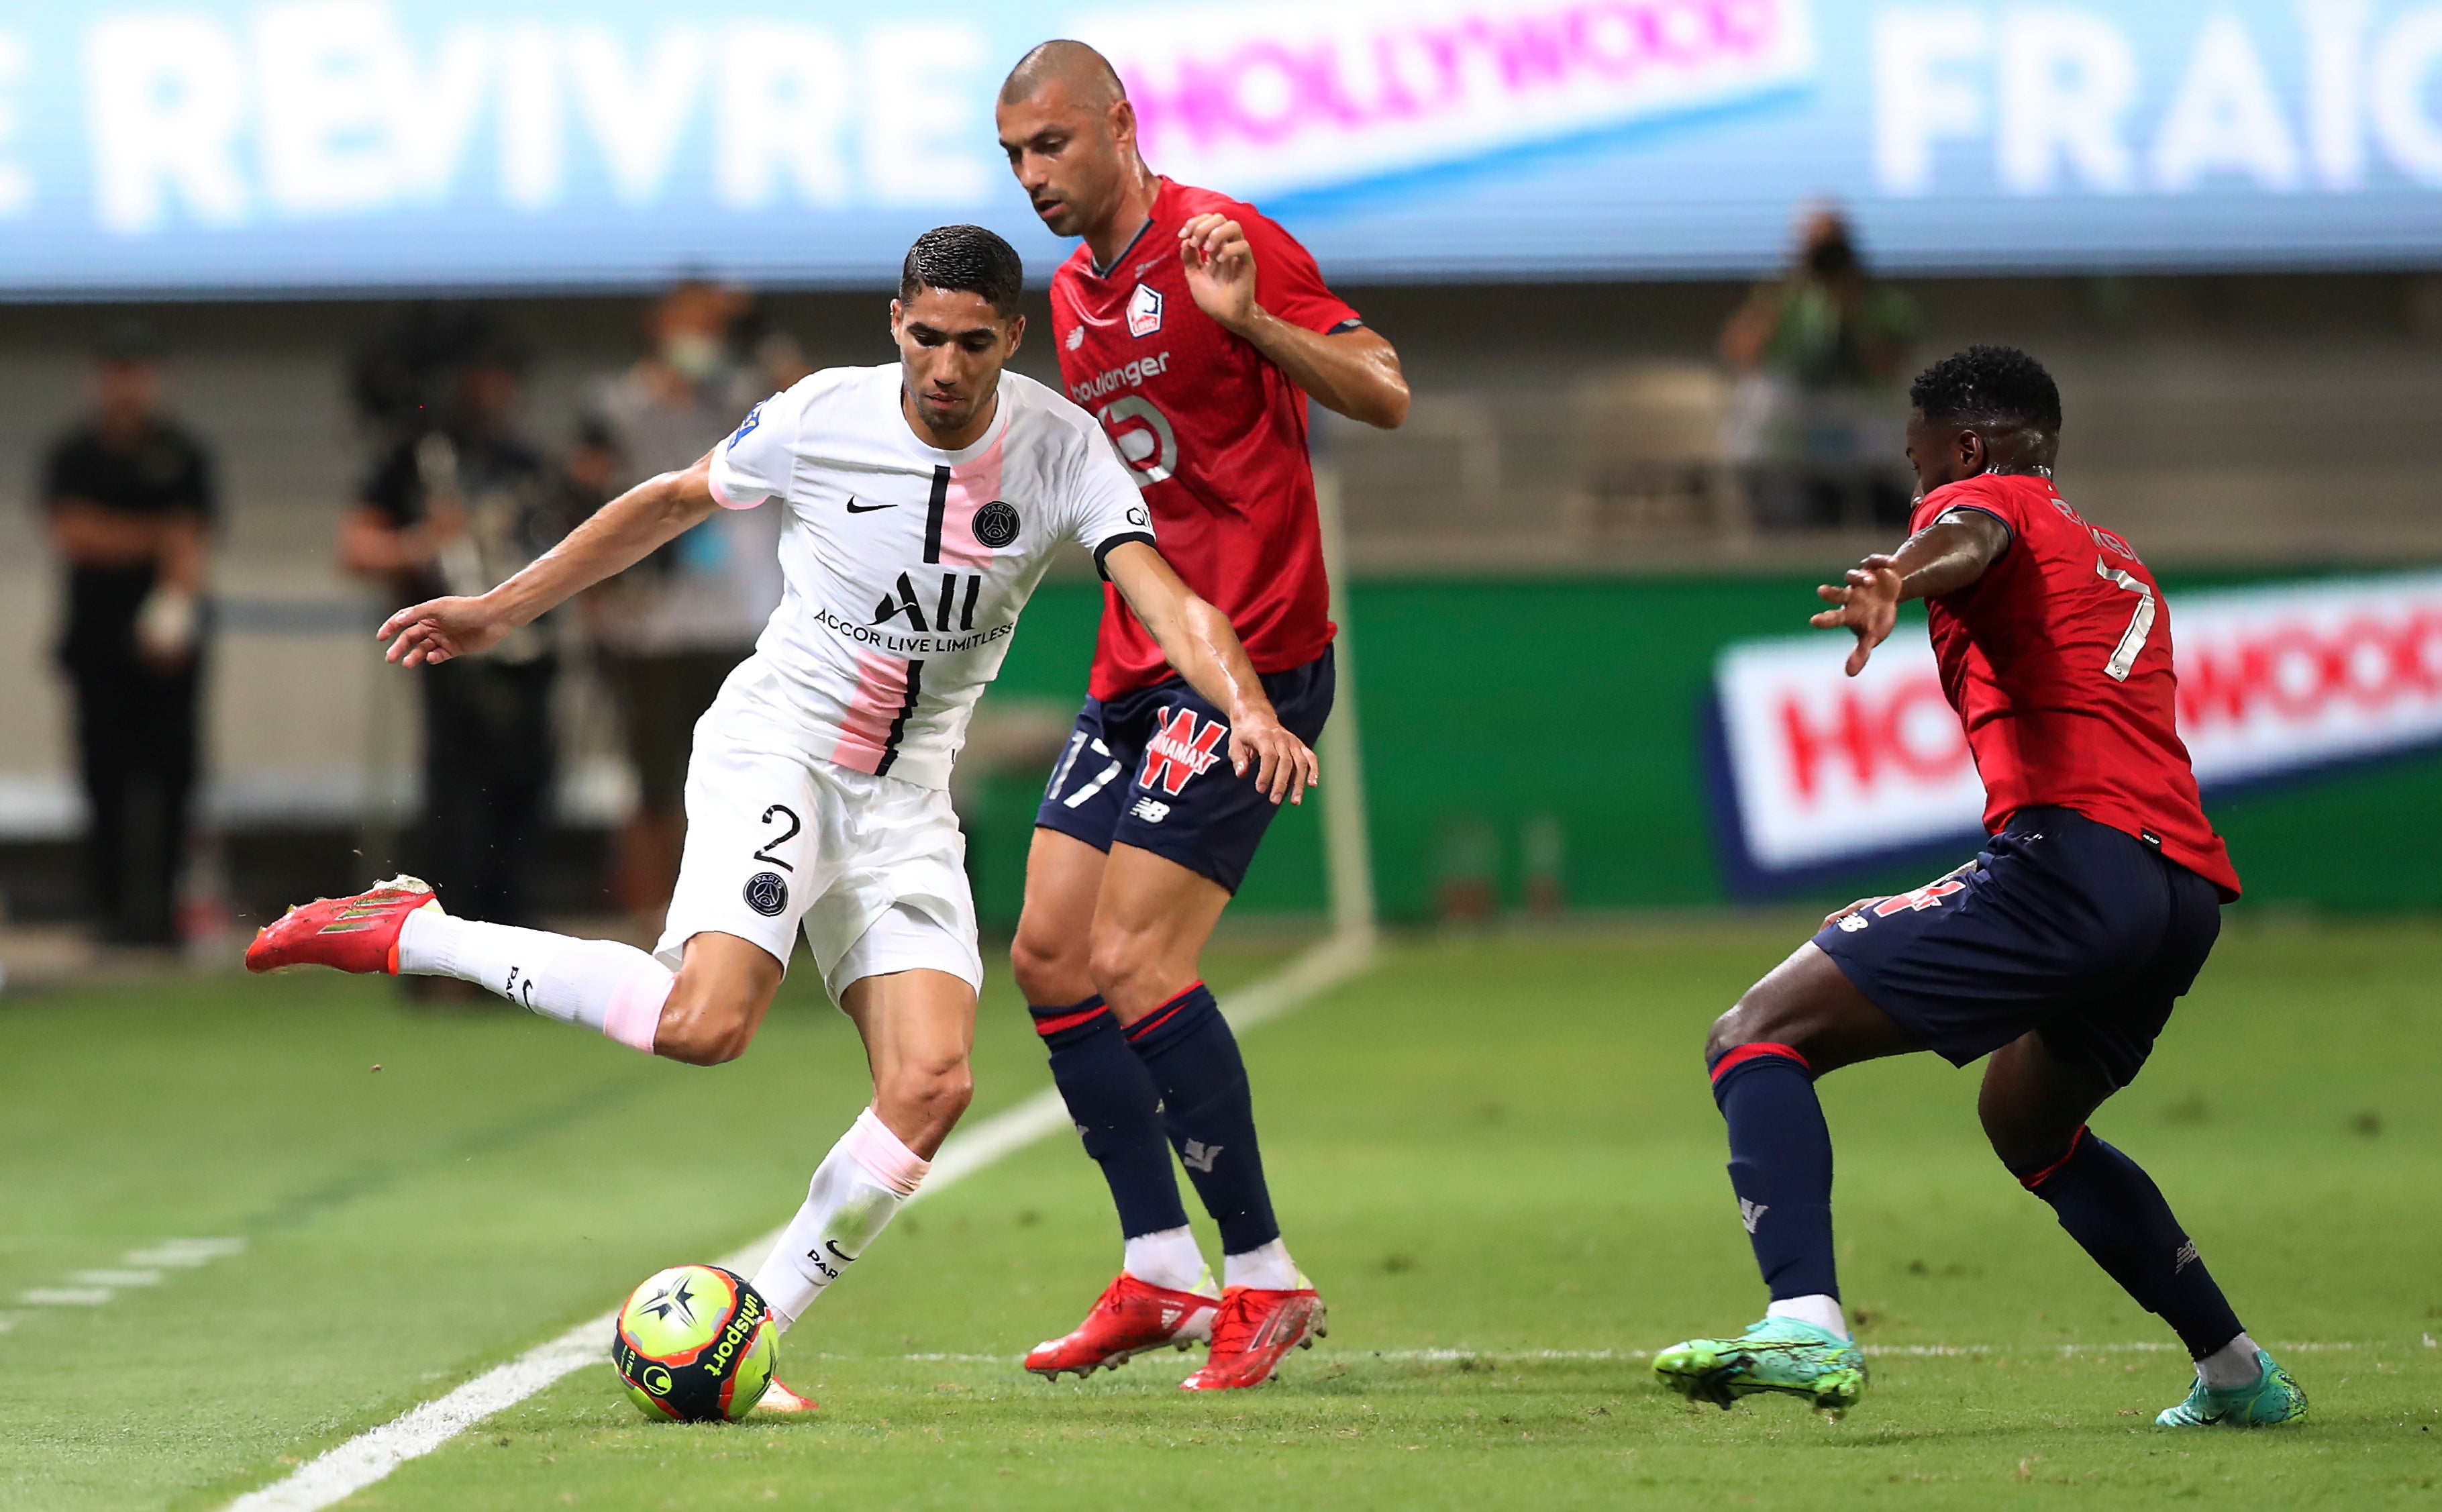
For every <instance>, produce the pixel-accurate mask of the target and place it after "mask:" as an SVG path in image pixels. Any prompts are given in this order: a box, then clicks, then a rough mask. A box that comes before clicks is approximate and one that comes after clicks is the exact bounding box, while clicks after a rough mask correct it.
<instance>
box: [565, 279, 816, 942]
mask: <svg viewBox="0 0 2442 1512" xmlns="http://www.w3.org/2000/svg"><path fill="white" fill-rule="evenodd" d="M644 334H645V354H644V355H643V356H641V357H639V358H637V360H636V361H635V363H634V364H633V365H632V366H630V367H629V368H628V369H627V370H626V371H625V372H623V373H619V374H617V375H615V376H613V377H611V378H607V379H605V380H604V381H603V383H602V384H601V386H600V387H599V388H598V389H597V390H596V392H594V394H593V396H592V404H591V408H592V415H591V418H590V420H589V421H588V430H589V433H590V436H591V437H592V438H593V439H597V440H598V441H599V442H600V443H601V444H602V445H604V446H607V447H608V448H609V450H610V452H611V455H612V456H614V457H615V458H616V460H617V466H616V469H615V473H614V476H613V477H612V478H611V487H610V488H609V489H608V490H606V495H607V493H615V492H617V491H618V490H620V489H623V488H626V487H628V486H629V485H630V484H632V483H637V482H640V481H641V480H643V479H646V478H649V477H651V476H653V475H654V474H656V473H662V472H671V471H677V470H680V469H683V468H685V467H688V466H691V465H693V464H694V463H695V461H696V459H697V458H699V457H701V456H702V455H703V454H704V453H705V452H706V451H707V450H710V449H711V447H712V446H713V445H714V444H715V443H717V442H719V441H720V439H721V438H722V437H723V436H725V435H727V434H729V432H730V431H731V430H733V429H735V428H737V426H738V422H739V421H740V420H743V419H744V418H745V417H746V411H747V410H750V409H752V408H753V407H754V406H755V404H756V402H757V401H759V400H761V399H762V398H764V397H765V396H766V395H768V394H770V393H772V392H775V390H778V389H783V388H786V387H787V386H789V385H790V384H792V383H794V382H796V381H797V379H798V378H800V377H802V376H804V375H805V373H806V372H807V371H808V370H807V368H806V365H805V363H804V361H803V360H802V358H801V357H800V356H799V355H798V353H797V350H796V347H795V346H794V344H793V343H792V342H790V341H789V340H788V339H787V338H786V337H782V336H779V335H777V334H775V333H771V332H769V331H768V330H766V329H765V328H764V327H763V325H762V322H761V321H760V320H759V319H757V317H756V309H755V306H754V304H753V301H752V300H751V297H750V296H749V295H747V294H746V293H745V292H744V291H743V290H739V289H735V288H726V287H722V286H720V285H719V284H715V283H710V282H702V281H697V280H690V281H688V282H682V283H680V284H679V285H678V286H676V287H675V288H673V289H671V290H670V291H669V293H667V294H666V295H665V296H663V298H662V299H661V300H660V301H658V302H656V303H655V304H654V305H653V307H652V308H651V310H650V311H649V312H647V316H646V320H645V333H644ZM779 546H780V512H779V511H777V510H772V509H751V510H723V511H721V513H720V515H718V516H717V517H715V518H714V519H709V520H706V521H705V522H704V523H702V524H701V525H699V526H697V527H696V528H695V529H693V530H691V531H689V532H687V533H686V534H685V535H683V536H681V537H679V538H678V539H676V540H674V541H672V542H670V543H669V544H668V545H667V546H665V547H663V548H662V549H661V550H660V551H658V552H656V553H654V554H653V555H652V556H649V557H647V558H646V559H645V560H644V561H642V562H640V563H638V564H637V565H636V566H635V567H633V568H631V569H629V571H628V572H626V573H624V574H621V575H620V576H619V577H617V578H616V579H614V580H612V581H611V583H609V584H607V585H605V586H604V587H603V588H602V589H601V590H600V591H599V592H596V593H595V594H594V595H593V598H592V604H591V609H592V614H591V616H590V621H589V623H590V624H591V625H592V629H593V633H594V638H595V640H596V642H597V643H598V644H599V646H600V647H601V648H602V652H603V668H604V672H605V674H606V676H607V678H608V681H609V683H610V686H611V695H612V697H613V699H614V700H615V701H617V703H618V705H619V713H620V722H621V727H622V729H623V730H624V732H625V734H626V737H627V745H628V757H629V763H630V765H631V766H632V767H633V768H634V770H635V774H636V784H637V805H636V811H635V813H634V814H633V815H632V816H631V817H630V818H629V821H628V824H627V827H626V828H625V829H623V830H622V831H621V834H620V847H619V876H618V884H617V891H618V896H619V902H620V904H621V906H623V907H625V908H626V909H628V910H629V912H630V913H631V914H633V915H635V916H636V917H637V918H639V919H640V920H648V921H650V922H651V923H652V924H653V925H654V926H656V927H658V924H659V922H660V919H661V916H662V913H663V911H664V909H665V907H666V906H667V904H668V902H669V899H670V887H671V884H673V883H674V882H675V881H676V880H677V878H678V864H679V847H680V844H681V842H682V841H683V839H684V832H685V828H686V817H685V806H684V802H683V798H684V791H683V790H684V787H685V783H686V756H687V743H688V740H689V738H691V735H692V733H693V731H694V728H695V721H696V720H697V719H698V718H700V717H701V716H702V713H703V711H704V710H705V709H706V708H707V707H709V706H710V705H711V703H712V700H713V695H714V694H716V693H718V692H720V683H721V680H722V679H723V678H725V677H727V676H728V675H729V672H730V669H731V668H733V667H735V666H736V665H738V663H739V662H740V661H741V660H743V659H744V658H745V656H746V654H747V653H748V652H749V651H752V650H753V649H754V648H755V637H756V635H758V634H760V633H761V632H762V629H763V623H764V621H766V620H767V619H769V618H771V615H772V610H774V609H775V608H777V607H778V605H779V602H780V581H781V580H780V559H779Z"/></svg>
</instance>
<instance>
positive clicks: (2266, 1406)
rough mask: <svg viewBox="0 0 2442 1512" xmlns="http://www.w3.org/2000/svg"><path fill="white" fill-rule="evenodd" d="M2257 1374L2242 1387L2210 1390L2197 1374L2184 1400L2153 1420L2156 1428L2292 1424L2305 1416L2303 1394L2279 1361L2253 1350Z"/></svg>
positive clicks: (2249, 1426)
mask: <svg viewBox="0 0 2442 1512" xmlns="http://www.w3.org/2000/svg"><path fill="white" fill-rule="evenodd" d="M2255 1364H2256V1369H2257V1371H2258V1374H2257V1375H2256V1377H2255V1379H2253V1380H2251V1381H2250V1382H2248V1383H2247V1384H2246V1385H2244V1386H2232V1387H2231V1388H2229V1389H2228V1390H2225V1391H2214V1389H2213V1388H2212V1387H2209V1386H2207V1385H2206V1384H2205V1383H2204V1380H2203V1378H2202V1377H2199V1378H2198V1379H2197V1381H2196V1385H2195V1386H2193V1387H2191V1388H2189V1391H2188V1399H2187V1400H2186V1401H2184V1402H2181V1403H2180V1404H2179V1405H2178V1406H2177V1407H2172V1408H2165V1409H2164V1410H2163V1412H2162V1415H2161V1416H2160V1417H2157V1418H2156V1419H2154V1426H2155V1427H2156V1428H2269V1427H2271V1426H2272V1425H2273V1424H2275V1423H2295V1422H2298V1421H2300V1420H2301V1419H2303V1418H2304V1417H2305V1415H2306V1394H2305V1392H2303V1391H2300V1390H2299V1389H2298V1382H2297V1380H2296V1379H2295V1378H2294V1377H2292V1376H2291V1375H2290V1374H2289V1373H2288V1372H2287V1371H2286V1370H2283V1369H2282V1368H2281V1362H2280V1361H2279V1360H2276V1359H2274V1358H2273V1357H2271V1356H2269V1355H2268V1354H2266V1353H2265V1352H2264V1351H2262V1350H2260V1349H2259V1350H2257V1351H2256V1352H2255Z"/></svg>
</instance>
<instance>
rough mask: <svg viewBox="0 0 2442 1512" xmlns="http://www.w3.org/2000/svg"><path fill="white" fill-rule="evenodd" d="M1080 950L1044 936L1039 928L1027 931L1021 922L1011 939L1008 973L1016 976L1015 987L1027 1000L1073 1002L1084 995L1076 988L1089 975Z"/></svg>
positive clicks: (1046, 1002) (1055, 1002)
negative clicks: (1014, 936)
mask: <svg viewBox="0 0 2442 1512" xmlns="http://www.w3.org/2000/svg"><path fill="white" fill-rule="evenodd" d="M1081 954H1082V953H1080V952H1078V951H1077V950H1076V949H1075V948H1074V947H1073V946H1065V945H1064V944H1063V943H1062V942H1059V941H1055V940H1051V939H1047V938H1044V935H1043V933H1042V932H1041V931H1030V930H1028V929H1027V928H1026V927H1025V926H1024V924H1023V923H1021V924H1020V925H1019V927H1018V932H1017V938H1015V939H1013V940H1011V941H1010V946H1009V969H1010V975H1011V976H1013V977H1015V978H1016V980H1017V990H1018V991H1019V992H1020V993H1024V994H1026V1000H1027V1001H1028V1002H1030V1003H1035V1004H1059V1003H1073V1002H1076V1001H1077V1000H1079V999H1080V998H1082V997H1084V995H1085V993H1083V992H1080V991H1078V988H1079V986H1080V985H1081V984H1082V980H1084V979H1090V975H1091V974H1090V973H1088V972H1087V970H1086V969H1085V963H1084V960H1083V959H1082V958H1080V957H1081Z"/></svg>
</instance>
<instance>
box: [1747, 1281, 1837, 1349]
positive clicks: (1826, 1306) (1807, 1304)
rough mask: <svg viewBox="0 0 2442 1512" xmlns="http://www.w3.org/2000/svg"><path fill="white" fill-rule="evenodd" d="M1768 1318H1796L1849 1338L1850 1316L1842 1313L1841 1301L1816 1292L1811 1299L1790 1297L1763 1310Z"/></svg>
mask: <svg viewBox="0 0 2442 1512" xmlns="http://www.w3.org/2000/svg"><path fill="white" fill-rule="evenodd" d="M1763 1315H1764V1316H1765V1317H1766V1318H1795V1319H1796V1320H1797V1321H1799V1322H1801V1323H1813V1325H1814V1326H1815V1327H1817V1328H1828V1329H1830V1330H1831V1331H1832V1332H1833V1333H1835V1334H1837V1335H1839V1336H1840V1337H1841V1338H1843V1339H1846V1338H1848V1337H1849V1319H1848V1316H1847V1315H1846V1314H1844V1313H1842V1312H1841V1311H1840V1299H1839V1298H1837V1297H1831V1296H1826V1295H1825V1294H1823V1293H1822V1292H1819V1291H1818V1292H1816V1293H1814V1295H1813V1296H1811V1297H1790V1298H1786V1299H1784V1300H1782V1301H1780V1302H1777V1303H1773V1304H1772V1305H1771V1306H1769V1307H1767V1308H1765V1309H1764V1310H1763Z"/></svg>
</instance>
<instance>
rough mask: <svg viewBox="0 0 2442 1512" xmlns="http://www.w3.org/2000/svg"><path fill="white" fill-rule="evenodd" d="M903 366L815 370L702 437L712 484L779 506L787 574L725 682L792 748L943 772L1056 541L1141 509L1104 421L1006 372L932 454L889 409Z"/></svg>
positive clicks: (1115, 535) (1146, 529)
mask: <svg viewBox="0 0 2442 1512" xmlns="http://www.w3.org/2000/svg"><path fill="white" fill-rule="evenodd" d="M900 373H901V369H900V365H899V364H898V363H896V362H892V363H887V364H884V365H883V366H881V367H874V368H829V369H826V370H825V371H823V372H821V373H814V374H812V375H811V376H809V377H807V378H805V379H804V380H802V381H800V382H799V383H798V384H797V385H796V386H795V387H794V388H792V389H790V390H788V391H786V392H781V393H776V394H774V395H773V396H772V397H771V398H769V399H766V400H764V401H763V402H762V403H761V404H759V405H756V407H755V410H754V412H753V413H751V414H749V415H748V416H747V417H746V420H745V423H744V424H742V425H740V426H739V427H738V430H737V432H736V434H734V435H732V436H731V437H730V438H729V439H728V440H726V441H724V442H722V443H721V444H720V446H718V447H716V448H715V449H714V451H713V458H712V493H713V497H714V498H715V499H716V500H718V501H720V503H721V504H723V505H724V506H726V507H728V508H731V509H752V508H754V507H755V506H756V505H758V504H760V503H762V502H763V501H765V500H767V499H777V500H779V501H781V507H782V508H783V509H785V510H786V511H787V516H786V521H785V523H784V525H783V528H782V531H781V536H780V570H781V574H782V576H783V577H784V578H785V579H786V582H787V591H786V592H785V593H784V594H783V596H782V598H781V600H780V607H779V608H778V609H777V610H774V611H773V614H772V618H771V620H770V622H769V623H768V624H766V625H765V626H764V628H763V633H762V635H761V637H760V638H759V639H757V640H756V644H755V655H754V656H752V657H750V658H748V659H747V661H746V662H745V664H744V665H741V666H740V667H739V668H738V671H737V672H736V673H735V674H733V675H732V676H731V678H730V680H729V683H728V685H727V687H726V688H725V689H724V690H723V692H722V699H723V701H742V702H743V703H744V704H745V705H746V709H747V712H749V713H751V714H752V715H754V716H755V717H756V720H757V722H758V723H761V724H763V725H764V726H765V727H766V728H770V729H773V730H774V731H775V734H776V735H777V736H778V737H779V738H783V739H786V740H787V741H788V742H789V743H790V744H791V745H792V746H793V748H794V749H796V750H799V751H804V752H811V754H812V755H814V756H820V757H822V758H823V759H825V760H827V761H832V762H836V763H837V764H839V765H840V766H844V767H848V768H851V769H853V770H855V771H858V772H870V773H874V774H877V775H887V776H892V777H897V778H900V779H902V780H903V781H907V782H913V783H917V784H920V785H921V786H923V787H928V788H940V787H946V786H948V785H949V780H950V764H951V762H952V761H953V760H954V759H956V757H957V754H958V748H959V747H960V746H961V745H963V744H965V743H966V738H967V719H968V716H969V715H970V714H972V713H973V712H974V710H975V700H976V699H977V698H979V697H981V696H982V694H983V689H984V684H985V683H990V682H991V681H992V680H993V676H994V674H996V673H998V672H999V670H1000V664H1001V659H1002V657H1004V656H1005V655H1007V654H1008V651H1009V641H1010V636H1011V633H1012V632H1013V631H1014V630H1015V629H1016V628H1017V616H1018V611H1019V610H1022V609H1024V608H1025V607H1026V601H1027V598H1028V597H1029V596H1030V594H1032V593H1033V592H1034V586H1035V584H1037V583H1039V582H1041V581H1042V580H1043V573H1044V569H1045V568H1046V567H1048V566H1049V565H1050V562H1051V557H1052V554H1053V553H1054V552H1055V551H1057V550H1058V549H1059V548H1060V547H1062V546H1064V545H1066V544H1068V543H1069V542H1072V541H1073V542H1075V543H1076V544H1078V545H1080V546H1083V547H1084V548H1085V549H1086V550H1087V551H1090V552H1092V553H1093V554H1094V560H1095V562H1096V564H1097V565H1100V564H1101V562H1102V559H1103V554H1104V553H1106V552H1108V551H1109V550H1110V549H1111V548H1112V547H1114V546H1117V545H1119V544H1120V543H1121V542H1122V541H1129V540H1140V541H1145V542H1148V543H1150V542H1151V541H1152V540H1153V538H1154V537H1153V526H1152V523H1151V517H1150V516H1149V515H1148V514H1147V513H1146V511H1145V505H1144V500H1143V496H1142V495H1141V494H1140V493H1139V491H1138V489H1137V485H1136V483H1135V480H1134V479H1132V478H1131V477H1130V476H1129V475H1128V470H1127V468H1126V467H1125V466H1124V465H1121V462H1120V460H1119V458H1118V457H1116V456H1114V455H1113V454H1112V452H1111V447H1110V444H1109V443H1108V442H1107V441H1105V440H1104V439H1103V429H1102V427H1100V426H1099V425H1097V424H1095V422H1094V418H1093V417H1092V416H1091V415H1089V414H1087V413H1086V412H1085V411H1084V410H1081V409H1079V408H1078V407H1077V406H1075V405H1073V404H1071V403H1069V402H1068V401H1067V400H1066V398H1063V397H1062V396H1061V395H1060V394H1058V393H1056V392H1053V391H1052V390H1050V389H1048V388H1046V387H1045V386H1043V385H1042V384H1039V383H1037V382H1035V381H1034V380H1033V379H1031V378H1028V377H1024V376H1021V375H1019V374H1017V373H1002V374H1001V379H1000V392H999V407H998V410H997V411H996V412H995V413H994V414H993V423H992V428H991V429H989V430H987V431H986V432H985V433H984V435H983V437H982V439H980V440H978V441H977V442H976V443H975V445H974V446H969V447H967V448H965V449H964V450H962V451H941V450H938V449H936V448H934V447H932V446H926V445H924V443H922V442H921V441H919V440H918V439H917V438H916V434H915V432H914V430H913V429H911V428H909V426H908V424H907V419H906V416H905V415H904V414H903V413H902V412H901V410H900V381H901V379H900Z"/></svg>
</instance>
